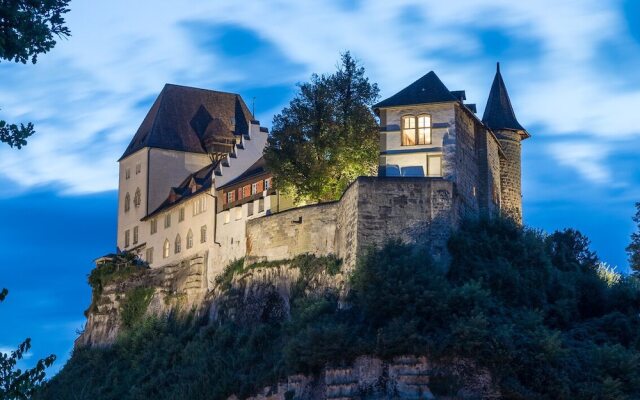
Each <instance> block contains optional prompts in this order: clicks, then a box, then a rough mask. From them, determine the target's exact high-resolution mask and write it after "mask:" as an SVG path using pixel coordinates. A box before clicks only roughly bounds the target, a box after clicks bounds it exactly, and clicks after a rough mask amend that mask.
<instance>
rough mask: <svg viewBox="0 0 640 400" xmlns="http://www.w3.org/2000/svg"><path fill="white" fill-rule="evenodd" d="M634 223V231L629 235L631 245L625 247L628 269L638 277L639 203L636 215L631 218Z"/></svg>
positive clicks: (639, 273)
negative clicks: (627, 256) (627, 255)
mask: <svg viewBox="0 0 640 400" xmlns="http://www.w3.org/2000/svg"><path fill="white" fill-rule="evenodd" d="M633 222H635V223H636V231H635V232H634V233H632V234H631V243H629V246H627V254H629V267H630V268H631V270H632V271H633V273H634V274H635V275H637V276H640V203H636V215H634V217H633Z"/></svg>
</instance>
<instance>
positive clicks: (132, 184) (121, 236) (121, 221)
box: [116, 149, 149, 250]
mask: <svg viewBox="0 0 640 400" xmlns="http://www.w3.org/2000/svg"><path fill="white" fill-rule="evenodd" d="M148 156H149V152H148V150H147V149H142V150H139V151H137V152H135V153H133V154H131V155H130V156H129V157H127V158H125V159H124V160H122V161H120V163H119V170H120V172H119V178H118V237H117V240H116V243H117V246H118V248H119V249H121V250H125V249H130V248H133V247H135V246H137V245H138V244H139V243H142V238H139V239H138V242H137V243H135V244H134V243H133V230H134V228H135V227H136V226H138V230H139V232H141V230H142V229H143V228H142V226H141V225H143V224H142V223H141V222H140V218H142V217H144V216H145V215H146V214H147V176H148V169H147V160H148ZM127 171H128V172H127ZM127 176H128V177H127ZM136 189H140V194H141V201H140V205H139V206H138V207H136V206H135V204H134V197H135V193H136ZM127 193H128V194H129V206H130V207H129V211H126V212H125V209H124V203H125V197H126V195H127ZM126 231H129V246H125V232H126Z"/></svg>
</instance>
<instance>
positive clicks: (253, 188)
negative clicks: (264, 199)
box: [251, 182, 258, 194]
mask: <svg viewBox="0 0 640 400" xmlns="http://www.w3.org/2000/svg"><path fill="white" fill-rule="evenodd" d="M256 193H258V182H254V183H252V184H251V194H256Z"/></svg>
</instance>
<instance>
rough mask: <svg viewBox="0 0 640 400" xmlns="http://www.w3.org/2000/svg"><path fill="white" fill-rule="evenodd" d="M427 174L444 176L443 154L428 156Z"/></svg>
mask: <svg viewBox="0 0 640 400" xmlns="http://www.w3.org/2000/svg"><path fill="white" fill-rule="evenodd" d="M427 176H442V156H440V155H437V156H427Z"/></svg>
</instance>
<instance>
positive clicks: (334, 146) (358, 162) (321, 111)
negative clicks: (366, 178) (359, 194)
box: [265, 52, 378, 201]
mask: <svg viewBox="0 0 640 400" xmlns="http://www.w3.org/2000/svg"><path fill="white" fill-rule="evenodd" d="M298 89H299V90H298V93H297V94H296V96H295V98H294V99H293V100H291V102H290V103H289V106H288V107H286V108H284V109H283V110H282V112H281V113H280V114H278V115H276V116H275V117H274V119H273V128H272V132H271V135H270V137H269V145H268V147H267V148H266V149H265V159H266V160H267V163H268V164H269V168H270V170H271V171H272V173H273V175H274V177H275V179H274V181H275V183H276V185H277V186H278V187H279V188H280V189H283V190H284V191H286V192H288V193H290V194H293V195H294V196H295V197H296V199H297V200H312V201H326V200H335V199H337V198H339V197H340V195H341V194H342V192H343V191H344V189H346V187H347V186H348V185H349V184H350V183H351V182H352V181H353V180H354V179H355V178H357V177H358V176H359V175H370V174H372V173H373V172H374V171H375V168H376V165H377V155H378V126H377V122H376V119H375V116H374V115H373V113H372V111H371V106H372V105H373V104H374V102H375V100H376V99H377V98H378V86H377V85H376V84H375V83H373V84H372V83H371V82H369V79H368V78H367V77H366V76H365V69H364V67H362V66H361V65H360V64H359V63H358V62H357V61H356V60H355V59H354V58H353V57H352V56H351V54H350V53H349V52H346V53H344V54H342V57H341V62H340V64H339V65H338V69H337V71H336V72H334V73H333V74H330V75H316V74H314V75H312V76H311V80H310V82H306V83H302V84H299V85H298Z"/></svg>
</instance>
